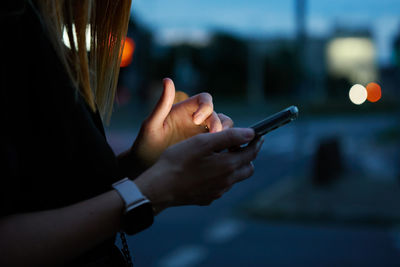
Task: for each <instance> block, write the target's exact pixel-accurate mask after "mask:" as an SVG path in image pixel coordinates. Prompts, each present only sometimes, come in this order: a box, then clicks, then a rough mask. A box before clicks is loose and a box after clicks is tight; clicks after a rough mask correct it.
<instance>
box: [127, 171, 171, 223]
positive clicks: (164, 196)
mask: <svg viewBox="0 0 400 267" xmlns="http://www.w3.org/2000/svg"><path fill="white" fill-rule="evenodd" d="M157 175H158V174H157V171H156V170H154V168H151V169H149V170H147V171H146V172H144V173H143V174H142V175H140V176H139V177H138V178H137V179H136V180H135V181H134V183H135V184H136V186H137V187H138V188H139V190H140V191H141V192H142V194H143V195H144V196H145V197H146V198H147V199H149V200H150V201H151V203H152V207H153V211H154V215H158V214H159V213H160V212H161V211H163V210H164V209H166V208H168V207H170V206H171V205H172V204H171V203H173V197H172V195H170V194H169V192H168V191H167V190H166V188H168V185H166V184H165V185H164V184H163V183H160V182H157V183H154V182H152V181H155V180H159V181H162V180H164V179H156V176H157Z"/></svg>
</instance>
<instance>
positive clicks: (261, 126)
mask: <svg viewBox="0 0 400 267" xmlns="http://www.w3.org/2000/svg"><path fill="white" fill-rule="evenodd" d="M298 115H299V109H298V108H297V107H296V106H290V107H288V108H285V109H284V110H282V111H279V112H278V113H275V114H273V115H271V116H269V117H267V118H265V119H263V120H262V121H260V122H257V123H256V124H254V125H252V126H250V128H253V129H254V132H255V134H256V136H262V135H264V134H266V133H269V132H271V131H273V130H275V129H277V128H279V127H281V126H283V125H285V124H287V123H289V122H291V121H293V120H295V119H296V118H297V117H298Z"/></svg>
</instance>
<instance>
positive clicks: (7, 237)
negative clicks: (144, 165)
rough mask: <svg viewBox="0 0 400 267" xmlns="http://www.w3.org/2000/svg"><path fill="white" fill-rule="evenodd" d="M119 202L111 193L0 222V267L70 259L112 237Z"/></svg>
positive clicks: (117, 219)
mask: <svg viewBox="0 0 400 267" xmlns="http://www.w3.org/2000/svg"><path fill="white" fill-rule="evenodd" d="M123 205H124V204H123V201H122V199H121V198H120V197H119V195H118V193H117V192H116V191H114V190H112V191H109V192H107V193H104V194H102V195H99V196H97V197H94V198H92V199H89V200H86V201H83V202H80V203H77V204H75V205H71V206H67V207H65V208H60V209H55V210H49V211H42V212H35V213H26V214H17V215H12V216H8V217H5V218H2V219H1V220H0V236H1V238H0V251H1V253H0V265H1V266H14V265H18V266H38V265H41V266H42V265H45V264H52V265H54V264H60V263H63V262H66V261H68V260H70V259H73V258H75V257H77V256H79V255H80V254H82V253H84V252H85V251H87V250H89V249H91V248H93V247H94V246H96V245H97V244H99V243H101V242H102V241H104V240H106V239H107V238H109V237H112V236H113V235H114V234H115V233H116V232H117V231H118V230H119V227H120V218H121V214H122V210H123Z"/></svg>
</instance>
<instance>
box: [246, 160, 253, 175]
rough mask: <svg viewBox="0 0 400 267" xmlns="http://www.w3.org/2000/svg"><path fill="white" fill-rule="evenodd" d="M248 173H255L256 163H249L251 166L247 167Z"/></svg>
mask: <svg viewBox="0 0 400 267" xmlns="http://www.w3.org/2000/svg"><path fill="white" fill-rule="evenodd" d="M247 173H248V176H252V175H253V174H254V165H253V164H251V163H250V164H249V167H248V168H247Z"/></svg>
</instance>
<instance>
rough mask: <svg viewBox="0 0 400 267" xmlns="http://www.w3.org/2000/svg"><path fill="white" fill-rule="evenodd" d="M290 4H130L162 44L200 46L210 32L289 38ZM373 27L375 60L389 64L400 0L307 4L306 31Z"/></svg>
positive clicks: (399, 23) (144, 0)
mask: <svg viewBox="0 0 400 267" xmlns="http://www.w3.org/2000/svg"><path fill="white" fill-rule="evenodd" d="M294 3H295V2H294V0H279V1H277V0H246V1H245V0H168V1H167V0H133V3H132V15H133V16H135V18H136V19H137V20H138V21H139V22H140V23H142V24H144V25H146V26H147V27H148V28H149V29H150V30H152V31H153V32H154V33H155V36H156V38H158V40H159V41H160V42H173V41H174V40H179V39H194V40H198V41H199V42H201V41H202V40H204V39H206V38H207V36H208V34H209V33H210V32H212V31H214V30H224V31H228V32H231V33H233V34H236V35H238V36H241V37H245V38H265V37H274V36H283V37H293V36H294V31H295V22H294ZM337 24H339V25H347V26H349V25H350V26H352V27H368V28H370V29H372V33H373V37H374V41H375V44H376V46H377V48H378V58H379V61H380V62H381V63H384V64H385V63H387V62H388V61H390V57H391V55H390V53H391V42H392V41H393V37H394V36H395V35H396V34H397V33H398V32H399V30H400V1H399V0H334V1H332V0H310V1H307V30H308V34H309V35H311V36H327V35H329V34H330V32H331V31H332V29H333V28H334V26H335V25H337Z"/></svg>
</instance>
